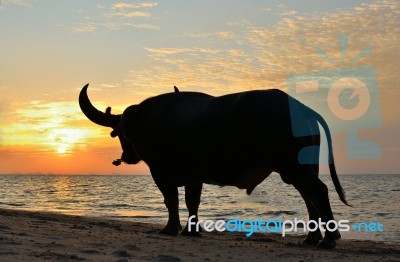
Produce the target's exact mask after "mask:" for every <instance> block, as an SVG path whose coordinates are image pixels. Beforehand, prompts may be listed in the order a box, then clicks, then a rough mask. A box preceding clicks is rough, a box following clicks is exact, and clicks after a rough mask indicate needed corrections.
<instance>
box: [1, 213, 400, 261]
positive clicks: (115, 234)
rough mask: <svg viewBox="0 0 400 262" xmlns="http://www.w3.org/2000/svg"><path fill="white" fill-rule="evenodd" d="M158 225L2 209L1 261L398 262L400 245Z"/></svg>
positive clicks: (399, 259)
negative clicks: (327, 242) (311, 241)
mask: <svg viewBox="0 0 400 262" xmlns="http://www.w3.org/2000/svg"><path fill="white" fill-rule="evenodd" d="M161 227H162V225H155V224H147V223H136V222H128V221H115V220H107V219H101V218H92V217H80V216H69V215H62V214H52V213H43V212H29V211H16V210H6V209H0V247H1V248H0V261H363V262H366V261H380V262H381V261H400V245H399V244H389V243H379V242H371V241H355V240H340V241H338V243H337V247H336V248H335V249H334V250H329V251H327V250H318V249H317V248H315V247H309V246H303V245H301V244H300V242H301V240H302V238H303V236H288V237H285V238H283V237H281V236H280V235H277V234H254V235H253V236H252V237H250V238H246V237H245V235H244V234H240V233H229V232H223V233H218V232H212V233H203V234H202V236H201V237H185V236H180V235H179V236H175V237H172V236H165V235H160V234H158V233H157V232H158V230H159V229H160V228H161Z"/></svg>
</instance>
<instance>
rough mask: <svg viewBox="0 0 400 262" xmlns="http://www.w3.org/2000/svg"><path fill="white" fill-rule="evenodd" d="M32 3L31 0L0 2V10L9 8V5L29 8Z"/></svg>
mask: <svg viewBox="0 0 400 262" xmlns="http://www.w3.org/2000/svg"><path fill="white" fill-rule="evenodd" d="M32 2H33V1H31V0H2V1H0V10H1V9H4V8H6V7H7V6H11V5H18V6H23V7H26V8H31V7H32Z"/></svg>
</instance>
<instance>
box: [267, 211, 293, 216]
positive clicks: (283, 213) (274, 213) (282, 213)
mask: <svg viewBox="0 0 400 262" xmlns="http://www.w3.org/2000/svg"><path fill="white" fill-rule="evenodd" d="M296 214H297V212H296V211H290V210H277V211H267V212H264V213H261V214H259V215H260V216H264V215H267V216H279V215H296Z"/></svg>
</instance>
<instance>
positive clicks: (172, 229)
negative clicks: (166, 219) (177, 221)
mask: <svg viewBox="0 0 400 262" xmlns="http://www.w3.org/2000/svg"><path fill="white" fill-rule="evenodd" d="M181 230H182V226H181V225H171V224H167V225H166V226H165V227H164V228H163V229H161V230H160V231H159V232H158V233H159V234H163V235H170V236H176V235H178V234H179V232H180V231H181Z"/></svg>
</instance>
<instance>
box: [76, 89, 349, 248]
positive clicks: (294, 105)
mask: <svg viewBox="0 0 400 262" xmlns="http://www.w3.org/2000/svg"><path fill="white" fill-rule="evenodd" d="M88 85H89V84H87V85H85V86H84V87H83V88H82V90H81V92H80V95H79V104H80V107H81V109H82V112H83V113H84V114H85V115H86V117H87V118H89V119H90V120H91V121H92V122H94V123H96V124H98V125H102V126H106V127H110V128H112V129H113V130H112V132H111V136H112V137H117V136H118V138H119V140H120V142H121V146H122V156H121V158H120V159H117V160H116V161H114V162H113V164H115V165H119V164H120V163H121V162H125V163H127V164H136V163H138V162H139V161H144V162H145V163H146V164H147V165H148V166H149V168H150V171H151V175H152V177H153V179H154V181H155V183H156V185H157V187H158V188H159V189H160V191H161V193H162V194H163V196H164V203H165V205H166V207H167V209H168V214H169V219H168V223H167V225H166V226H165V227H164V228H163V229H162V230H161V231H160V233H164V234H171V235H175V234H178V233H179V232H180V231H181V230H182V227H181V224H180V219H179V213H178V204H179V203H178V187H181V186H184V187H185V200H186V206H187V208H188V211H189V217H191V216H193V215H194V216H195V220H196V221H197V219H198V218H197V217H198V216H197V213H198V207H199V204H200V196H201V191H202V185H203V183H206V184H214V185H220V186H236V187H238V188H241V189H246V192H247V194H251V192H252V191H253V189H254V188H255V187H256V186H257V185H258V184H260V183H261V182H262V181H263V180H264V179H265V178H267V177H268V176H269V175H270V174H271V173H272V172H277V173H279V174H280V176H281V178H282V180H283V181H284V182H285V183H287V184H292V185H293V186H294V187H295V188H296V189H297V190H298V191H299V192H300V194H301V196H302V197H303V199H304V201H305V203H306V206H307V210H308V213H309V219H310V220H315V221H318V218H320V219H321V220H322V221H324V222H327V221H330V220H333V219H334V218H333V214H332V210H331V206H330V203H329V198H328V188H327V186H326V185H325V184H324V183H323V182H322V181H321V180H320V179H319V178H318V173H319V164H318V160H319V145H320V133H319V128H318V123H319V124H320V125H321V126H322V127H323V129H324V131H325V134H326V136H327V141H328V150H329V152H328V153H329V158H330V159H331V162H330V164H329V169H330V174H331V178H332V180H333V184H334V186H335V189H336V191H337V193H338V195H339V197H340V199H341V200H342V202H343V203H345V204H346V205H347V202H346V199H345V195H344V191H343V189H342V187H341V185H340V183H339V179H338V176H337V174H336V170H335V164H334V161H333V153H332V142H331V134H330V131H329V128H328V125H327V124H326V122H325V121H324V119H323V118H322V117H321V116H320V115H319V114H318V113H316V112H315V111H314V110H312V109H310V108H309V107H307V106H305V105H304V104H302V103H300V102H299V101H297V100H295V99H294V98H292V97H290V96H289V95H287V94H286V93H285V92H283V91H281V90H277V89H271V90H258V91H247V92H241V93H235V94H228V95H224V96H220V97H214V96H211V95H208V94H204V93H198V92H179V90H178V88H176V87H174V88H175V92H171V93H167V94H162V95H158V96H155V97H151V98H148V99H146V100H144V101H143V102H141V103H140V104H137V105H132V106H129V107H128V108H126V109H125V111H124V112H123V114H121V115H114V114H111V108H110V107H108V108H107V109H106V112H105V113H103V112H101V111H99V110H97V109H96V108H95V107H94V106H93V105H92V103H91V102H90V100H89V98H88V95H87V89H88ZM289 101H290V103H291V104H290V105H289ZM293 110H295V111H293ZM293 113H295V115H296V118H298V121H297V123H296V125H297V127H296V128H303V129H304V130H310V131H312V132H310V134H313V135H307V136H302V137H295V136H294V135H293V132H292V131H293V130H292V128H293V126H292V121H291V114H293ZM305 147H309V148H313V150H311V151H309V152H308V154H306V155H305V156H304V155H303V156H302V158H303V159H302V161H303V162H304V161H305V162H306V163H301V162H302V161H299V151H300V150H301V149H302V148H305ZM304 157H305V158H306V159H304ZM193 221H194V220H193ZM189 226H192V224H190V225H188V224H186V227H185V228H184V229H183V230H182V232H181V234H185V235H196V234H198V232H196V231H195V230H194V228H190V230H189V228H188V227H189ZM339 238H340V233H339V231H338V230H336V231H333V232H330V231H328V230H327V231H326V232H325V236H324V238H323V239H322V234H321V231H320V229H317V230H316V231H314V232H309V233H308V235H307V237H306V238H305V239H304V241H303V243H306V244H313V245H318V246H319V247H321V248H333V247H335V245H336V241H335V240H337V239H339ZM321 239H322V241H321V242H320V240H321Z"/></svg>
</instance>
